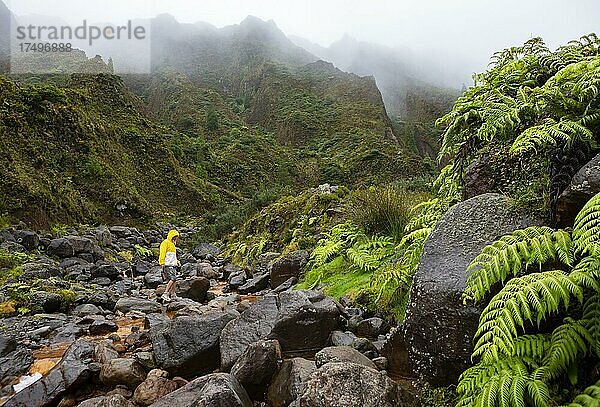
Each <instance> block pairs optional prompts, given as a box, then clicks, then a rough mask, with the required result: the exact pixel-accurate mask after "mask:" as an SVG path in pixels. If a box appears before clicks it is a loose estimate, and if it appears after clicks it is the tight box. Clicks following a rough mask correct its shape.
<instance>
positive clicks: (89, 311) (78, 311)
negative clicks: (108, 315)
mask: <svg viewBox="0 0 600 407" xmlns="http://www.w3.org/2000/svg"><path fill="white" fill-rule="evenodd" d="M71 314H72V315H75V316H77V317H85V316H87V315H99V314H102V311H101V310H100V308H98V307H97V306H95V305H94V304H81V305H78V306H77V307H75V309H74V310H73V311H72V312H71Z"/></svg>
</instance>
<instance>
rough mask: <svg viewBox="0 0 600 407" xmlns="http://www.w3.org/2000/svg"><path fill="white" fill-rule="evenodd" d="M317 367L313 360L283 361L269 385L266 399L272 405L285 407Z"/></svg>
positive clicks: (299, 392)
mask: <svg viewBox="0 0 600 407" xmlns="http://www.w3.org/2000/svg"><path fill="white" fill-rule="evenodd" d="M316 369H317V367H316V365H315V362H313V361H310V360H306V359H302V358H293V359H288V360H285V361H283V363H282V365H281V368H280V369H279V371H278V372H277V374H276V375H275V377H274V378H273V381H272V382H271V385H270V386H269V390H268V394H267V400H268V402H269V405H271V406H273V407H286V406H288V405H289V404H290V403H291V402H292V401H294V400H296V398H297V397H299V396H300V395H301V394H302V392H303V390H304V382H305V381H306V379H307V378H308V376H309V375H310V374H311V373H312V372H314V371H315V370H316Z"/></svg>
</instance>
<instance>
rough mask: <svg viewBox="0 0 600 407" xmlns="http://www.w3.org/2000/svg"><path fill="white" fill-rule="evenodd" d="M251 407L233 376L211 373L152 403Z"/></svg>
mask: <svg viewBox="0 0 600 407" xmlns="http://www.w3.org/2000/svg"><path fill="white" fill-rule="evenodd" d="M189 406H198V407H201V406H206V407H210V406H214V407H252V401H251V400H250V397H248V393H246V390H244V388H243V387H242V386H241V385H240V383H239V382H238V381H237V379H236V378H235V377H233V376H232V375H229V374H227V373H213V374H209V375H207V376H203V377H200V378H198V379H196V380H193V381H191V382H189V383H188V384H186V385H185V386H183V387H182V388H180V389H179V390H176V391H174V392H172V393H169V394H167V395H166V396H165V397H163V398H161V399H160V400H158V401H157V402H156V403H154V404H152V407H189Z"/></svg>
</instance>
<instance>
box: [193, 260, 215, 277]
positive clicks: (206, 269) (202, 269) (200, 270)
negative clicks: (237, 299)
mask: <svg viewBox="0 0 600 407" xmlns="http://www.w3.org/2000/svg"><path fill="white" fill-rule="evenodd" d="M219 274H220V273H219V272H217V270H215V269H214V268H213V266H212V265H211V264H210V263H198V264H197V265H196V275H197V276H200V277H206V278H208V279H209V280H211V279H217V278H219Z"/></svg>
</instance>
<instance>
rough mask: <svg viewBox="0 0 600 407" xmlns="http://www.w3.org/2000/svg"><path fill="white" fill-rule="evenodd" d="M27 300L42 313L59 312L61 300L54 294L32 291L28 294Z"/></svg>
mask: <svg viewBox="0 0 600 407" xmlns="http://www.w3.org/2000/svg"><path fill="white" fill-rule="evenodd" d="M29 300H30V301H31V303H32V304H33V305H35V306H37V307H40V308H41V309H43V310H44V312H48V313H53V312H57V311H60V309H61V307H62V302H63V299H62V297H61V296H60V295H58V294H56V293H49V292H46V291H34V292H32V293H31V294H29Z"/></svg>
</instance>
